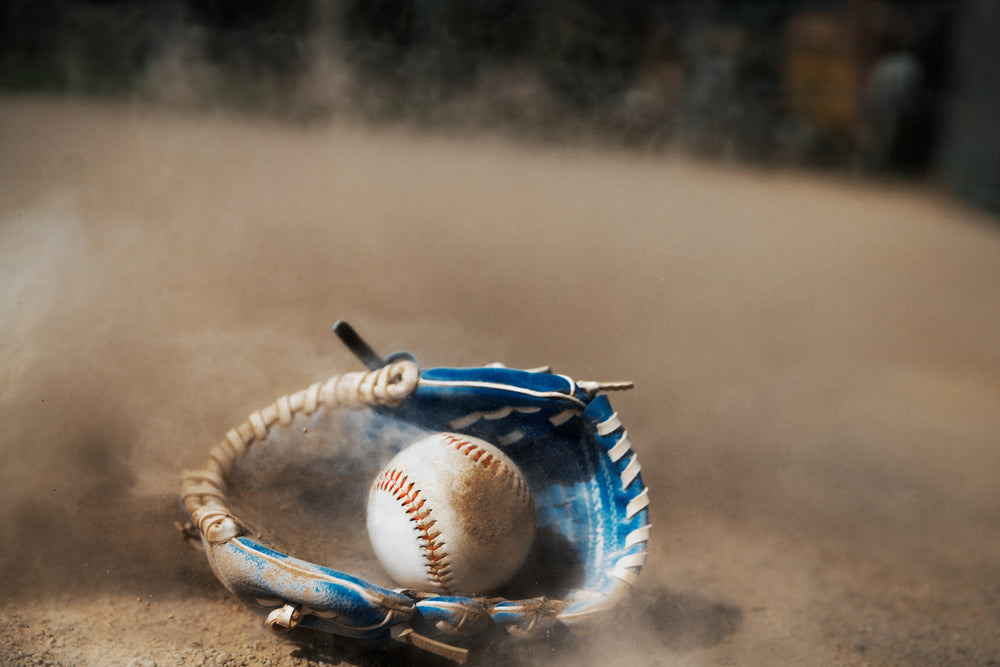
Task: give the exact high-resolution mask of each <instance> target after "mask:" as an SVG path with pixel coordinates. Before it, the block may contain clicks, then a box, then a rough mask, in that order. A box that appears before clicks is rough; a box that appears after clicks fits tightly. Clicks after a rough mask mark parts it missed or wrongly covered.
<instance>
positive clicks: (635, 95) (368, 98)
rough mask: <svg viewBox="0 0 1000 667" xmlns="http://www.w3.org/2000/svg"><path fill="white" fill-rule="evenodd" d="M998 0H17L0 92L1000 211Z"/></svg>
mask: <svg viewBox="0 0 1000 667" xmlns="http://www.w3.org/2000/svg"><path fill="white" fill-rule="evenodd" d="M998 21H1000V19H998V18H997V9H996V7H995V6H994V4H993V3H990V2H985V1H983V0H968V1H965V2H960V1H959V0H906V1H899V0H897V1H891V0H839V1H837V0H812V1H809V2H786V1H782V0H761V1H757V2H737V1H726V0H711V1H708V2H703V1H698V0H665V1H659V2H657V1H653V0H630V1H628V2H620V3H606V2H597V1H593V0H546V1H537V0H486V1H484V2H476V3H467V2H461V1H458V0H373V1H354V0H290V1H289V2H281V3H275V2H265V1H258V0H253V1H249V2H237V1H236V0H209V1H200V0H193V1H192V0H185V1H183V2H167V1H157V0H39V1H28V0H11V2H7V3H5V5H4V7H3V8H2V9H0V86H2V87H3V88H5V89H7V90H16V91H48V92H59V93H73V94H86V95H99V96H116V95H118V96H120V95H125V94H128V95H141V96H144V97H146V98H147V99H150V100H153V101H156V102H158V103H164V104H169V105H174V106H192V105H196V106H205V105H224V106H226V107H230V108H236V109H240V110H243V111H246V112H248V113H264V114H272V115H276V116H280V117H283V118H286V119H295V120H298V121H310V120H313V121H314V120H316V119H321V118H327V117H329V116H331V115H333V114H349V115H352V116H357V117H361V118H364V119H366V120H369V121H373V122H400V121H406V122H412V123H417V124H420V125H422V126H433V127H438V128H444V129H446V130H447V131H449V132H454V131H460V130H473V129H474V130H482V129H484V128H488V129H491V130H497V131H502V132H505V133H509V134H511V135H514V136H518V137H530V138H535V139H540V140H544V141H563V142H566V141H569V142H574V141H587V142H595V141H599V142H608V143H613V144H618V145H626V146H631V147H635V148H637V149H642V150H652V151H661V150H682V151H685V152H690V153H693V154H697V155H705V156H711V157H713V158H718V159H724V160H732V161H739V162H749V163H755V164H784V165H789V164H792V165H809V166H818V167H824V168H836V169H846V170H851V171H861V172H863V173H866V174H893V175H896V174H902V175H906V176H909V177H921V176H926V175H928V174H930V175H933V176H935V177H937V178H939V179H940V180H941V181H943V182H944V183H945V184H946V185H947V186H948V187H949V188H951V189H953V190H954V191H956V192H959V193H961V194H962V195H963V196H967V197H969V198H971V199H972V200H974V201H976V202H979V203H982V204H984V205H987V206H990V207H992V208H993V209H994V210H995V209H997V208H998V207H1000V194H998V193H1000V187H998V183H1000V167H998V165H997V163H998V158H997V155H998V154H1000V144H998V143H997V142H998V141H1000V139H997V138H996V137H997V133H995V132H993V131H992V124H993V122H994V119H995V118H997V117H998V116H1000V101H998V95H1000V92H998V91H1000V74H998V73H997V71H996V68H995V67H994V66H993V63H995V62H996V59H997V57H998V55H1000V54H998V52H997V49H998V47H997V45H996V40H995V39H994V38H993V36H994V35H995V34H996V30H997V29H998Z"/></svg>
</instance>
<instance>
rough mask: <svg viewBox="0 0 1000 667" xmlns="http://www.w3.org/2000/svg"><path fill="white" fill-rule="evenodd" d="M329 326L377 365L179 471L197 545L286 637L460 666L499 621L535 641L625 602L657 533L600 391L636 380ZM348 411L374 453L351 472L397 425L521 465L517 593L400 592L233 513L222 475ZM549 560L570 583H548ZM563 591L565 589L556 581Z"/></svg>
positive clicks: (231, 436)
mask: <svg viewBox="0 0 1000 667" xmlns="http://www.w3.org/2000/svg"><path fill="white" fill-rule="evenodd" d="M334 331H335V332H337V334H338V335H339V336H340V337H341V339H342V340H343V341H344V342H345V343H346V344H347V345H348V347H350V349H351V350H352V351H353V352H354V353H355V354H356V355H357V356H358V357H359V358H360V359H361V361H362V362H363V363H364V364H365V365H366V366H367V367H368V369H369V370H368V371H366V372H348V373H343V374H340V375H335V376H333V377H332V378H330V379H329V380H327V381H326V382H322V383H317V384H314V385H312V386H310V387H308V388H307V389H304V390H302V391H299V392H296V393H294V394H291V395H288V396H282V397H281V398H279V399H278V400H277V401H275V402H274V403H273V404H271V405H269V406H267V407H266V408H264V409H262V410H258V411H256V412H254V413H252V414H251V415H250V416H249V418H248V419H247V420H246V421H245V422H244V423H243V424H241V425H240V426H237V427H236V428H234V429H232V430H231V431H229V433H228V434H226V437H225V438H224V439H223V440H222V442H220V443H219V444H218V445H216V446H215V447H214V448H213V449H212V450H211V452H210V453H209V457H208V460H207V461H206V463H205V465H204V467H203V468H202V469H200V470H194V471H186V472H185V473H184V477H183V484H182V490H181V499H182V502H183V506H184V509H185V510H186V512H187V514H188V516H189V518H190V522H189V523H188V524H187V526H186V530H187V534H188V535H189V536H190V537H192V538H195V540H196V541H198V542H200V544H201V546H202V547H203V548H204V550H205V553H206V554H207V556H208V561H209V564H210V566H211V568H212V570H213V572H214V573H215V575H216V576H217V577H218V578H219V580H220V581H221V582H222V583H223V584H224V585H225V586H226V588H228V589H229V590H230V591H231V592H232V593H234V594H235V595H236V596H237V597H238V598H239V599H240V600H242V601H243V602H244V603H246V604H247V605H248V606H250V607H251V608H253V609H254V610H256V611H258V612H259V613H261V614H262V615H264V616H265V617H266V621H265V624H266V625H267V627H268V628H270V629H272V630H275V631H282V630H287V629H289V628H292V627H295V626H302V627H308V628H313V629H316V630H321V631H326V632H330V633H335V634H338V635H345V636H350V637H360V638H377V639H393V640H396V641H400V642H404V643H409V644H412V645H415V646H418V647H420V648H423V649H426V650H429V651H432V652H434V653H437V654H439V655H443V656H446V657H448V658H451V659H453V660H456V661H459V662H461V661H463V660H464V659H465V656H466V652H467V650H466V649H464V648H462V647H461V646H456V645H455V644H456V642H460V640H462V639H463V638H465V637H469V636H471V635H474V634H476V633H480V632H482V631H484V630H487V629H489V628H496V627H499V628H503V629H504V630H506V631H507V632H508V633H509V634H511V635H515V636H531V635H535V634H537V633H539V632H540V631H543V630H545V629H548V628H551V627H553V626H555V625H559V624H562V625H565V626H578V625H581V624H585V623H587V622H588V621H591V620H593V619H595V618H598V617H600V616H601V615H603V614H606V613H607V612H608V611H610V610H611V609H613V608H614V607H615V606H616V605H617V604H618V603H619V601H620V600H621V599H622V598H623V596H624V595H625V594H626V593H627V592H628V590H629V589H630V588H631V586H632V584H633V583H634V582H635V580H636V577H637V576H638V574H639V570H640V569H641V567H642V565H643V563H644V561H645V559H646V542H647V540H648V539H649V521H648V510H647V506H648V504H649V499H648V495H647V490H646V487H645V485H644V484H643V481H642V476H641V475H640V472H639V461H638V459H637V458H636V455H635V453H634V452H633V451H632V446H631V443H630V441H629V438H628V434H627V433H626V431H625V429H624V427H623V426H622V424H621V422H620V421H619V418H618V415H617V414H616V413H615V412H614V411H613V410H612V408H611V405H610V403H609V402H608V399H607V397H606V396H605V394H604V393H603V392H604V391H607V390H611V389H624V388H628V387H630V386H631V384H630V383H623V382H616V383H598V382H576V381H574V380H572V379H570V378H569V377H566V376H565V375H559V374H555V373H552V372H551V371H550V370H549V369H547V368H543V369H533V370H515V369H510V368H506V367H503V366H501V365H498V364H497V365H491V366H485V367H477V368H431V369H421V368H420V367H419V366H418V365H417V363H416V361H415V359H414V358H413V357H412V356H411V355H410V354H408V353H405V352H401V353H396V354H393V355H390V356H389V357H388V358H386V359H382V358H381V357H379V356H378V355H377V354H375V353H374V352H373V351H372V350H371V348H370V347H368V345H367V344H366V343H365V342H364V341H363V340H362V339H361V338H360V337H358V335H357V334H356V333H355V332H354V330H353V329H352V328H351V327H350V326H349V325H347V324H346V323H343V322H338V323H337V324H336V325H335V326H334ZM344 411H356V412H360V413H367V414H368V415H369V416H370V417H371V419H368V420H366V421H364V422H362V423H363V424H364V426H363V427H362V428H363V429H364V431H365V432H364V433H362V434H361V438H360V440H362V441H363V442H362V443H361V444H358V443H357V442H355V443H354V444H353V445H352V446H354V447H361V448H363V449H364V451H365V452H366V454H365V455H364V456H361V457H358V456H354V457H351V458H350V460H348V461H346V463H345V465H346V466H352V468H351V472H350V474H351V476H353V477H360V476H361V475H363V474H365V473H366V470H364V468H365V464H362V463H359V461H364V460H367V459H370V460H371V462H372V465H371V468H372V470H377V466H378V465H379V464H380V462H384V461H385V460H387V459H388V458H389V457H390V456H391V455H392V454H393V453H394V452H392V451H390V450H391V449H392V446H385V445H382V444H380V443H383V442H385V440H386V438H385V437H384V434H385V433H386V432H387V431H389V430H395V431H396V432H405V433H417V434H420V433H426V432H436V431H449V432H457V433H462V434H465V435H469V436H474V437H477V438H482V439H484V440H486V441H488V442H491V443H493V444H494V445H496V446H498V447H500V448H501V449H502V450H503V451H504V452H505V453H506V454H507V455H508V456H509V457H510V458H511V459H513V460H514V461H515V462H516V463H517V465H518V466H519V467H520V469H521V471H522V472H523V473H524V476H525V478H526V480H527V482H528V485H529V487H530V489H531V493H532V495H533V498H534V502H535V506H536V510H537V515H538V527H539V528H538V533H537V535H536V547H535V549H534V550H533V552H532V556H529V563H528V564H527V565H526V566H525V569H526V570H528V571H529V574H526V575H525V576H524V577H521V584H520V586H519V587H518V586H516V585H515V586H514V587H513V588H512V589H511V590H512V591H515V592H514V593H513V594H509V595H507V597H497V598H468V597H453V596H440V595H432V594H428V593H425V592H421V591H411V590H392V589H389V588H385V587H383V586H380V585H377V584H375V583H372V582H370V581H367V580H365V579H364V578H362V577H360V576H352V575H351V574H346V573H344V572H341V571H338V570H335V569H331V568H330V567H328V566H326V565H319V564H315V563H312V562H308V561H306V560H302V559H298V558H294V557H292V556H289V555H286V554H284V553H281V552H279V551H277V550H275V549H273V548H269V547H268V546H265V545H264V544H263V543H262V541H261V539H260V538H259V537H258V536H257V533H255V532H254V531H252V530H251V529H250V528H248V527H247V525H245V524H244V523H242V522H241V521H240V520H239V519H238V518H237V517H236V516H235V514H234V513H233V511H232V510H230V507H229V504H230V500H229V499H227V493H228V491H229V490H228V489H227V483H230V484H231V483H232V482H233V480H234V479H239V476H238V475H236V474H235V468H236V467H237V464H238V462H239V461H240V460H241V459H243V458H244V457H245V456H246V455H247V452H248V450H250V449H251V448H254V449H255V450H259V449H260V448H262V447H266V446H268V444H269V443H270V442H272V440H274V439H275V438H277V437H278V436H279V435H282V434H284V435H285V436H286V439H287V436H288V434H292V433H302V432H308V431H310V430H313V431H315V430H316V429H317V428H318V420H322V419H324V418H329V417H330V416H331V415H335V414H337V413H340V412H344ZM387 425H388V426H392V425H394V426H396V427H398V428H395V429H389V428H387ZM355 440H358V439H357V438H356V439H355ZM330 446H331V447H332V446H334V445H330ZM394 446H395V447H396V448H397V449H398V448H399V447H400V446H401V445H400V444H397V445H394ZM380 448H381V449H380ZM383 450H384V451H383ZM366 483H368V482H366ZM358 525H361V526H363V525H364V518H363V517H361V518H360V520H359V522H358ZM546 560H547V561H548V562H541V563H540V562H539V561H546ZM545 567H548V568H550V569H560V570H562V571H563V572H564V573H565V572H568V573H570V576H568V577H567V576H563V577H554V578H553V577H551V576H549V575H547V574H544V568H545ZM553 582H558V583H555V584H553ZM552 585H555V586H557V587H558V589H557V590H552V589H551V588H550V589H548V590H546V589H545V587H546V586H552ZM525 592H526V593H525Z"/></svg>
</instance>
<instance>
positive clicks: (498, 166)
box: [0, 98, 1000, 667]
mask: <svg viewBox="0 0 1000 667" xmlns="http://www.w3.org/2000/svg"><path fill="white" fill-rule="evenodd" d="M998 231H1000V226H998V224H997V221H996V220H993V219H990V218H988V217H987V216H985V215H983V214H979V213H977V212H974V211H970V210H968V209H966V208H965V207H963V206H962V205H960V204H959V203H956V202H955V201H953V200H950V199H948V198H946V197H944V196H942V195H940V194H937V193H935V192H934V191H933V190H930V189H924V188H918V187H916V186H913V185H909V186H907V185H898V184H897V185H893V184H881V185H879V184H872V183H870V182H863V181H860V180H857V181H855V180H851V179H849V178H844V177H829V176H826V177H825V176H822V175H808V174H802V173H795V172H786V171H780V170H775V171H753V170H745V169H739V168H730V167H723V166H719V165H710V164H701V163H696V162H692V161H689V160H683V159H680V158H677V157H664V156H649V155H641V154H638V153H626V152H618V151H613V150H597V149H583V148H566V147H551V146H550V147H542V146H530V145H517V144H512V143H508V142H504V141H501V140H499V139H493V138H489V137H468V136H466V137H447V136H442V135H440V134H439V135H422V134H418V133H414V132H411V131H408V130H406V129H402V128H373V127H365V126H360V125H353V124H350V123H347V122H343V123H330V124H312V125H301V126H295V125H282V124H278V123H272V122H268V121H265V120H261V119H253V118H246V117H243V118H236V117H232V116H227V115H225V114H222V113H214V114H213V113H206V114H195V113H187V114H182V113H175V112H168V111H164V110H156V109H150V108H147V107H142V106H132V105H113V104H98V103H93V102H75V101H70V100H65V99H45V98H4V99H0V298H2V301H0V303H2V313H0V367H2V368H3V373H2V380H0V418H2V421H3V424H4V437H3V439H2V441H0V443H2V444H0V447H2V450H0V453H2V456H3V465H2V468H0V470H2V472H0V479H2V484H0V504H2V507H3V509H2V511H0V531H2V535H3V539H4V547H3V548H2V550H0V593H2V607H0V662H2V663H4V664H29V665H31V664H35V665H47V664H52V665H63V664H77V665H103V664H136V665H151V664H159V665H173V664H191V665H207V664H217V665H281V666H291V665H307V664H322V665H327V664H334V665H336V664H351V665H380V664H393V663H394V662H399V661H412V662H424V663H426V664H438V661H437V660H436V659H435V658H431V657H426V656H422V655H419V654H416V653H412V652H409V651H407V650H405V649H391V648H389V649H386V648H377V647H370V646H360V645H358V644H357V643H354V642H351V641H349V640H343V639H335V640H332V641H326V640H312V639H310V638H309V637H304V636H302V635H300V634H292V635H290V636H284V637H278V636H272V635H269V634H268V633H267V631H266V630H265V629H264V628H263V626H262V624H261V622H260V620H259V618H258V617H257V616H255V615H253V614H252V613H251V612H249V611H247V610H245V609H244V608H242V607H241V606H240V605H239V604H238V603H237V602H236V601H235V600H233V599H231V598H230V597H229V595H228V593H226V591H225V590H224V589H223V588H222V587H221V585H220V584H218V582H217V581H216V580H215V579H214V578H213V577H212V575H211V573H210V571H209V568H208V565H207V563H206V562H205V560H204V557H203V556H202V555H201V554H199V553H197V552H193V551H188V550H187V549H185V548H184V547H183V545H182V544H181V542H180V540H179V538H178V536H177V534H176V532H175V530H174V528H173V526H172V522H173V521H175V520H178V519H180V518H181V511H180V508H179V502H178V498H177V492H178V487H179V474H180V471H181V470H182V469H183V468H186V467H193V466H196V465H199V464H200V463H201V461H202V459H203V457H204V455H205V453H206V452H207V451H208V449H209V448H210V447H211V446H212V445H213V444H214V443H215V442H216V441H217V440H218V439H219V438H220V437H221V436H222V435H223V434H224V433H225V432H226V431H227V430H228V429H229V428H230V427H231V426H232V425H234V424H237V423H239V422H241V421H242V420H243V419H244V418H245V417H246V415H247V414H248V413H249V412H250V411H252V410H254V409H256V408H259V407H261V406H263V405H266V404H268V403H269V402H271V401H272V400H274V399H275V398H276V397H277V396H279V395H282V394H285V393H287V392H289V391H295V390H298V389H301V388H303V387H305V386H307V385H309V384H311V383H312V382H315V381H317V380H320V379H324V378H326V377H328V376H329V375H330V374H332V373H335V372H339V371H342V370H355V369H357V367H358V365H357V362H356V361H355V360H354V359H353V358H352V357H350V355H349V353H348V352H347V351H346V350H344V349H343V348H342V346H340V344H339V343H338V342H337V341H336V340H335V339H334V337H333V336H332V334H331V333H330V325H331V324H332V323H333V322H334V321H335V320H337V319H341V318H342V319H347V320H349V321H351V322H352V323H353V324H354V325H355V326H356V327H357V328H358V330H359V331H361V332H362V333H363V334H364V335H365V336H366V337H367V338H368V339H369V340H370V341H371V342H372V343H373V344H374V345H376V347H378V348H379V349H382V350H384V351H386V352H388V351H391V350H394V349H407V350H410V351H412V352H413V353H414V354H415V355H416V356H417V358H418V359H419V360H420V361H421V363H422V364H423V365H425V366H439V365H478V364H482V363H489V362H493V361H502V362H504V363H506V364H508V365H511V366H515V367H535V366H540V365H543V364H551V365H552V366H553V367H554V368H555V369H557V370H559V371H560V372H565V373H567V374H569V375H571V376H573V377H575V378H577V379H596V380H616V379H628V380H633V381H634V382H635V383H636V388H635V389H634V390H633V391H631V392H627V393H624V394H617V395H615V396H613V397H612V398H613V401H614V404H615V406H616V409H617V410H618V412H619V414H620V415H621V417H622V419H623V421H624V422H625V423H626V425H627V426H628V428H629V433H630V436H631V439H632V442H633V443H634V447H635V450H636V451H637V452H638V454H639V456H640V459H641V461H642V463H643V468H642V473H643V476H644V479H645V482H646V484H647V485H648V486H649V488H650V497H651V499H652V501H651V502H652V504H651V508H650V513H651V518H652V522H653V538H652V542H651V543H650V556H649V561H648V565H647V567H646V568H645V570H644V571H643V573H642V577H641V580H640V585H639V587H638V589H637V591H636V595H635V597H634V598H633V599H632V600H631V601H630V602H629V603H628V604H626V605H625V606H624V607H623V609H622V611H621V613H620V614H616V615H614V616H613V617H610V618H608V619H607V620H606V622H604V623H603V624H602V625H601V626H600V627H598V628H596V629H595V630H594V631H593V632H592V633H591V634H589V635H587V636H583V637H575V636H561V635H560V636H557V637H553V638H550V639H544V640H541V641H537V642H531V643H526V644H513V645H509V644H495V645H487V646H483V647H480V649H479V650H478V651H476V652H474V653H473V656H472V658H471V660H470V662H471V663H472V664H483V665H485V664H529V665H531V664H537V665H543V664H544V665H548V666H553V667H556V666H558V665H580V664H583V665H612V664H630V665H661V664H667V665H710V664H737V665H775V664H794V665H805V664H813V665H862V664H872V665H912V664H929V665H950V664H962V665H968V664H979V665H985V664H996V663H997V662H1000V536H998V535H1000V530H998V529H1000V493H998V481H997V480H998V479H1000V447H998V443H1000V233H998ZM360 525H362V529H361V530H359V531H358V532H357V533H356V535H354V536H353V538H354V539H356V540H357V541H358V544H357V545H355V546H356V548H357V549H359V550H363V549H365V548H366V547H365V541H366V540H367V538H366V536H365V533H364V530H363V519H361V524H360Z"/></svg>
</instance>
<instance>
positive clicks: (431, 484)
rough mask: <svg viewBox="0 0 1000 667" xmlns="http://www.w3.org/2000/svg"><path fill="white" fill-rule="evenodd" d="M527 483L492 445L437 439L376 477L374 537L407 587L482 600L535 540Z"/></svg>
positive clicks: (407, 452)
mask: <svg viewBox="0 0 1000 667" xmlns="http://www.w3.org/2000/svg"><path fill="white" fill-rule="evenodd" d="M535 526H536V518H535V505H534V502H533V501H532V499H531V494H530V493H529V491H528V485H527V484H526V483H525V481H524V476H523V475H522V474H521V471H520V470H518V468H517V466H516V465H515V464H514V462H513V461H511V460H510V458H509V457H508V456H507V455H506V454H504V453H503V452H502V451H500V449H498V448H497V447H494V446H493V445H491V444H490V443H488V442H485V441H483V440H479V439H478V438H472V437H469V436H465V435H458V434H455V433H436V434H434V435H431V436H428V437H426V438H423V439H422V440H419V441H418V442H416V443H414V444H413V445H411V446H409V447H407V448H406V449H404V450H403V451H401V452H400V453H399V454H397V455H396V456H395V458H393V459H392V460H391V461H390V462H389V463H388V465H386V467H385V468H384V469H383V470H382V472H381V473H380V474H379V475H378V477H376V478H375V482H374V483H373V484H372V488H371V492H370V493H369V496H368V535H369V537H370V538H371V542H372V546H373V547H374V549H375V555H376V556H377V557H378V560H379V562H380V563H381V564H382V566H383V567H384V568H385V570H386V571H387V572H388V573H389V575H390V576H392V578H393V579H395V580H396V581H397V582H398V583H399V584H401V585H402V586H403V587H405V588H411V589H415V590H420V591H429V592H433V593H438V594H442V595H479V594H483V593H487V592H489V591H492V590H494V589H496V588H497V587H499V586H501V585H503V584H504V583H505V582H506V581H507V580H508V579H510V578H511V577H512V576H513V575H514V574H515V573H516V572H517V571H518V569H520V567H521V564H522V563H523V562H524V560H525V558H526V557H527V555H528V551H529V550H530V549H531V544H532V542H533V540H534V536H535Z"/></svg>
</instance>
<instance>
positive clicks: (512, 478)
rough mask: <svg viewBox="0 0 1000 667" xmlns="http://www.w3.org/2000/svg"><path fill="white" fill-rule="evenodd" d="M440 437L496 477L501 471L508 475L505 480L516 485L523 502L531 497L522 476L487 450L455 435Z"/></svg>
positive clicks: (447, 434)
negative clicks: (527, 497)
mask: <svg viewBox="0 0 1000 667" xmlns="http://www.w3.org/2000/svg"><path fill="white" fill-rule="evenodd" d="M438 435H439V436H441V437H442V438H444V439H445V440H447V441H448V442H450V443H451V444H452V445H454V447H455V449H457V450H458V451H460V452H462V453H463V454H465V455H466V456H468V457H469V458H471V459H472V460H473V461H475V462H476V463H477V464H478V465H480V466H482V467H483V468H485V469H487V470H489V471H490V472H492V473H493V474H494V475H496V474H498V473H500V472H501V470H502V471H503V472H505V473H507V474H506V475H504V479H505V480H507V481H508V482H513V483H514V487H515V490H516V491H517V495H518V497H520V498H521V499H522V500H525V497H526V496H529V494H528V487H527V486H526V485H525V483H524V480H523V479H521V476H520V475H515V474H514V471H513V470H511V469H510V467H508V466H507V464H505V463H504V462H503V461H501V460H500V459H499V458H497V457H495V456H493V455H492V454H487V452H486V450H485V449H483V448H482V447H480V446H479V445H477V444H475V443H472V442H469V441H468V440H465V439H464V438H460V437H458V436H457V435H455V434H454V433H439V434H438ZM483 454H486V456H485V457H484V456H483Z"/></svg>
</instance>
